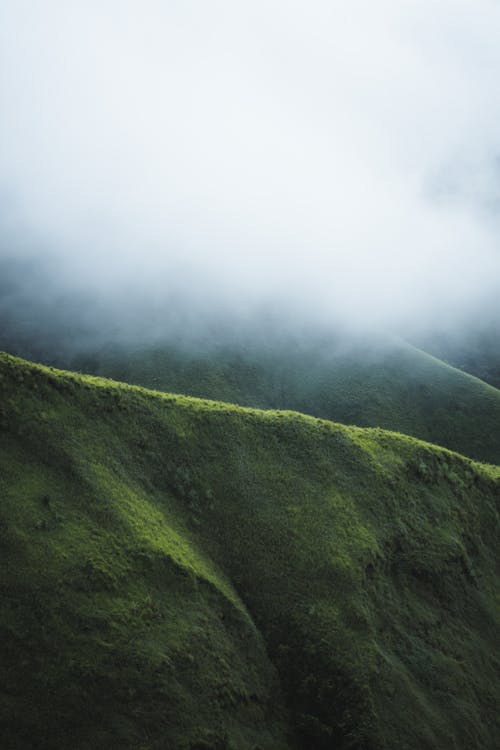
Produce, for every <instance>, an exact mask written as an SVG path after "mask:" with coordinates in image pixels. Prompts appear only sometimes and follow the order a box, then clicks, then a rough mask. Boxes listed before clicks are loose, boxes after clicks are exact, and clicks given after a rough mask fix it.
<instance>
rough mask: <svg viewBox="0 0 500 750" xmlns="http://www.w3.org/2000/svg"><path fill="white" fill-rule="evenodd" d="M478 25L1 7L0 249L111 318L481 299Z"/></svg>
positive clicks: (485, 42) (422, 16)
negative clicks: (46, 263) (153, 312)
mask: <svg viewBox="0 0 500 750" xmlns="http://www.w3.org/2000/svg"><path fill="white" fill-rule="evenodd" d="M499 23H500V9H499V7H498V5H497V4H496V3H493V2H489V0H479V2H477V1H475V2H472V0H462V1H461V2H459V3H456V2H451V0H445V1H444V2H442V3H439V5H438V6H437V7H436V4H431V3H430V2H420V3H413V2H410V3H405V5H404V7H403V6H402V5H401V4H400V3H398V2H395V1H394V0H391V1H388V0H386V1H384V2H382V3H377V4H376V5H374V4H373V3H369V2H366V1H365V0H356V1H355V2H353V3H349V5H348V6H345V5H342V4H338V3H337V4H335V3H334V4H332V3H327V2H325V1H323V0H321V1H318V0H316V1H314V2H312V3H309V4H308V6H307V9H306V8H305V6H303V4H301V3H297V2H290V3H286V4H284V3H282V2H278V1H277V0H274V1H272V2H265V3H264V2H262V1H258V2H255V3H252V4H251V6H247V5H243V4H239V3H236V4H235V3H232V2H228V1H227V0H220V1H218V2H216V3H215V4H211V5H210V6H207V5H206V4H204V3H202V2H199V1H198V0H190V1H189V2H187V3H182V4H178V3H174V4H173V3H169V4H168V5H165V4H162V3H159V2H156V1H155V0H148V1H147V2H146V3H138V2H135V1H133V0H127V1H126V2H108V3H106V4H105V5H104V6H103V5H102V3H97V2H75V3H71V4H68V5H66V6H65V7H62V6H61V4H60V3H58V2H55V0H49V2H38V1H37V0H31V1H30V0H21V1H20V2H4V3H2V7H1V9H0V42H1V43H0V104H1V108H2V120H1V123H0V175H1V178H0V195H1V208H0V221H1V229H0V246H1V250H0V255H1V257H2V258H4V259H5V258H13V257H14V258H27V259H28V260H29V261H30V262H33V261H34V260H36V259H40V258H44V259H45V258H50V259H51V266H50V275H51V277H52V283H53V284H54V285H55V286H56V288H60V290H61V293H62V294H64V293H67V294H68V295H69V296H70V297H74V296H75V295H76V296H78V295H81V294H86V293H87V292H89V293H90V296H91V297H97V300H98V303H97V304H98V305H99V306H104V307H105V308H106V307H107V308H108V309H113V310H114V311H115V315H116V318H117V319H118V320H120V318H122V317H123V316H124V317H127V314H130V306H134V305H136V306H137V307H138V309H141V306H143V305H144V303H147V305H149V306H150V307H152V308H153V309H156V308H157V307H158V306H160V307H161V306H162V305H163V304H164V303H165V300H167V301H169V300H170V301H172V300H181V301H182V304H183V306H184V308H185V309H189V308H190V307H192V308H194V309H195V310H196V311H197V312H198V313H199V315H200V316H204V315H206V314H213V313H214V309H217V311H218V313H219V314H220V315H223V316H228V317H239V316H240V315H243V316H245V315H246V313H247V311H248V310H251V311H255V309H259V308H260V306H262V305H264V306H266V307H271V308H272V309H276V308H278V309H280V310H281V309H284V310H285V311H286V314H291V315H294V316H295V317H301V318H309V319H311V320H316V321H320V322H321V323H322V324H325V323H328V321H329V320H330V319H331V318H332V317H335V319H336V320H340V321H341V322H343V323H345V322H346V321H347V322H348V323H349V324H351V325H352V324H358V323H360V324H361V325H362V326H363V325H366V324H367V323H369V324H370V325H373V324H374V323H376V324H378V325H382V326H389V327H393V326H399V325H401V324H402V323H404V324H414V323H415V322H417V323H425V324H428V323H432V322H434V321H439V323H440V324H441V325H443V324H446V323H450V322H454V321H455V319H456V316H457V315H460V316H461V317H462V318H465V317H466V315H467V314H468V313H470V312H471V311H477V310H480V311H484V309H485V308H486V309H489V308H490V307H491V306H492V305H493V307H495V309H496V310H497V309H498V308H497V306H496V298H495V294H497V293H498V291H499V279H500V260H499V254H498V236H499V235H498V215H499V213H498V210H497V207H498V198H499V175H498V155H499V153H500V148H499V146H500V137H499V135H498V127H497V123H498V120H499V115H500V95H499V94H498V87H497V85H496V81H497V71H498V68H499V63H500V51H499V50H500V46H499V45H498V32H497V30H498V26H499ZM39 293H40V294H42V295H43V289H41V290H39ZM129 298H131V299H129ZM115 303H116V304H115ZM144 335H147V331H145V332H144Z"/></svg>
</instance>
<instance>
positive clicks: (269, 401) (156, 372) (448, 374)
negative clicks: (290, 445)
mask: <svg viewBox="0 0 500 750" xmlns="http://www.w3.org/2000/svg"><path fill="white" fill-rule="evenodd" d="M65 364H69V365H70V366H71V367H70V369H78V370H82V371H84V372H88V373H92V374H96V375H104V376H106V377H112V378H114V379H116V380H121V381H125V382H128V383H134V384H137V385H142V386H146V387H148V388H154V389H156V390H164V391H168V392H174V393H183V394H187V395H192V396H197V397H201V398H211V399H216V400H220V401H226V402H232V403H237V404H240V405H244V406H251V407H256V408H260V409H293V410H294V411H299V412H302V413H304V414H311V415H312V416H315V417H321V418H323V419H329V420H332V421H336V422H341V423H342V424H352V425H357V426H359V427H382V428H383V429H387V430H392V431H396V432H403V433H405V434H407V435H412V436H414V437H418V438H420V439H421V440H427V441H429V442H432V443H437V444H438V445H443V446H445V447H447V448H450V449H451V450H454V451H457V452H458V453H461V454H463V455H466V456H469V457H471V458H474V459H476V460H478V461H486V462H489V463H495V464H500V430H499V425H500V391H498V390H497V389H495V388H493V387H491V386H489V385H487V384H486V383H484V382H482V381H481V380H479V379H478V378H475V377H472V376H471V375H468V374H467V373H465V372H461V371H460V370H457V369H455V368H453V367H450V366H449V365H446V364H445V363H444V362H441V361H440V360H438V359H436V358H435V357H432V356H430V355H429V354H426V353H425V352H423V351H420V350H418V349H415V348H414V347H412V346H409V345H408V344H405V343H404V342H402V341H398V340H397V339H392V338H390V337H388V336H386V337H382V336H381V337H380V338H379V339H376V340H374V341H371V342H368V341H361V342H360V341H357V339H356V338H354V339H353V341H349V342H343V341H342V340H340V341H337V340H335V339H330V338H325V339H324V340H323V339H318V337H317V336H316V337H315V336H311V338H310V340H309V341H307V340H305V339H304V338H301V339H300V340H298V341H294V340H293V339H290V338H289V337H286V336H284V337H283V340H280V341H269V342H268V343H267V344H265V343H264V342H260V343H258V342H255V341H250V342H249V343H247V344H246V345H245V344H244V343H241V344H236V343H233V344H228V343H226V344H221V345H219V346H211V347H207V348H205V349H203V348H202V347H200V348H199V350H196V349H195V348H194V347H191V348H182V347H181V346H178V345H177V346H175V345H173V344H171V345H167V344H163V345H161V346H160V345H159V346H157V347H156V348H155V347H151V346H148V347H140V348H137V349H136V350H135V351H134V350H133V349H132V350H131V347H130V346H127V347H120V346H110V347H107V348H104V349H102V350H101V351H98V352H95V353H94V354H92V355H87V356H83V355H82V356H79V357H73V358H71V357H69V358H68V361H67V362H66V363H65Z"/></svg>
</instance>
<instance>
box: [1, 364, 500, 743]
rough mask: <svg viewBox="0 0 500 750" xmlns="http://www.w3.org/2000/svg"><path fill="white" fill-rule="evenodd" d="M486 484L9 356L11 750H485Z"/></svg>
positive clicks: (493, 557) (491, 496)
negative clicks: (173, 749) (119, 749)
mask: <svg viewBox="0 0 500 750" xmlns="http://www.w3.org/2000/svg"><path fill="white" fill-rule="evenodd" d="M499 506H500V469H498V468H496V467H493V466H486V465H481V464H477V463H474V462H473V461H471V460H469V459H467V458H464V457H462V456H460V455H458V454H455V453H451V452H450V451H448V450H446V449H443V448H439V447H436V446H433V445H430V444H427V443H423V442H419V441H418V440H416V439H414V438H410V437H405V436H403V435H397V434H393V433H388V432H384V431H383V430H380V429H361V428H355V427H344V426H341V425H338V424H333V423H331V422H327V421H325V420H321V419H316V418H313V417H306V416H303V415H300V414H297V413H293V412H272V411H271V412H259V411H256V410H252V409H244V408H240V407H237V406H230V405H228V404H223V403H216V402H208V401H201V400H196V399H191V398H187V397H182V396H171V395H168V394H160V393H153V392H149V391H146V390H144V389H142V388H134V387H131V386H126V385H123V384H119V383H113V382H111V381H105V380H100V379H98V378H91V377H85V376H79V375H74V374H70V373H63V372H59V371H54V370H50V369H48V368H43V367H41V366H38V365H33V364H30V363H26V362H23V361H22V360H18V359H15V358H13V357H9V356H8V355H0V549H1V562H2V565H1V570H0V596H1V599H0V660H1V670H2V671H1V673H2V680H1V682H0V728H1V729H0V731H1V738H2V741H1V746H2V748H7V749H8V748H23V749H24V748H54V750H55V749H56V748H57V749H60V748H62V749H65V748H68V750H69V749H70V748H71V750H73V749H74V750H84V749H85V750H94V748H130V749H132V748H143V750H146V748H147V749H150V750H153V748H154V749H156V748H158V749H160V748H162V749H163V748H175V749H176V750H177V748H179V750H187V749H188V748H189V749H191V750H195V749H196V748H198V750H200V749H201V748H205V750H207V749H208V748H212V749H213V750H216V749H219V748H220V749H224V748H225V749H226V750H228V749H229V748H232V749H233V750H236V749H238V750H239V749H240V748H241V750H247V748H248V749H249V750H257V748H261V750H272V749H274V748H276V749H277V750H279V749H280V748H283V749H285V748H289V749H290V750H292V749H293V748H302V749H303V750H305V749H306V748H307V749H309V748H318V749H319V750H322V749H323V748H360V749H361V748H363V749H364V750H368V748H369V749H370V750H377V749H379V750H381V749H382V748H384V749H387V750H405V749H407V750H413V749H414V750H425V749H426V748H435V749H436V750H438V749H439V750H447V748H450V750H451V749H452V748H453V750H462V748H463V750H472V749H473V748H477V750H479V748H481V750H482V749H486V750H489V749H491V750H494V749H496V748H497V747H498V745H499V740H500V722H499V718H498V706H499V705H500V655H499V653H498V642H499V639H500V627H499V626H500V596H499V588H498V553H497V551H498V546H499V542H500V520H499Z"/></svg>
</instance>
